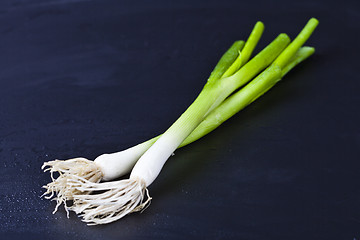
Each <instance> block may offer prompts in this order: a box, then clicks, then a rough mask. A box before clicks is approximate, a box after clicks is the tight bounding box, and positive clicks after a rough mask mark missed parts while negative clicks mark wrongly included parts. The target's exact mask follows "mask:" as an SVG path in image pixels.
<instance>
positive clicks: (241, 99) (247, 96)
mask: <svg viewBox="0 0 360 240" xmlns="http://www.w3.org/2000/svg"><path fill="white" fill-rule="evenodd" d="M313 53H314V48H311V47H302V48H301V49H299V51H298V52H297V53H296V55H295V56H294V58H293V59H292V60H291V61H290V63H289V64H288V65H287V66H286V67H285V68H284V69H283V70H281V69H280V68H279V67H278V66H277V65H271V66H270V67H268V68H267V69H266V70H265V71H263V72H262V73H261V74H260V75H259V76H258V77H256V78H255V79H254V80H252V81H251V82H250V83H249V84H248V85H246V86H245V87H243V88H242V89H240V90H239V91H238V92H236V93H234V94H233V95H231V96H230V97H228V98H227V99H226V100H224V101H223V102H222V103H221V105H220V106H218V107H217V108H216V109H214V110H213V111H212V112H211V113H209V115H207V116H206V118H205V119H204V120H203V121H202V122H201V123H200V124H199V125H198V127H197V128H196V129H195V130H194V131H193V132H192V133H191V134H190V135H189V136H188V137H187V138H186V139H185V140H184V142H182V144H181V145H180V146H179V148H180V147H184V146H186V145H188V144H190V143H192V142H194V141H196V140H198V139H199V138H201V137H203V136H205V135H206V134H208V133H209V132H211V131H213V130H214V129H216V128H217V127H218V126H220V125H221V124H222V123H223V122H225V121H226V120H228V119H229V118H230V117H232V116H233V115H235V114H236V113H237V112H239V111H241V110H242V109H244V108H245V107H246V106H248V105H249V104H250V103H252V102H253V101H255V100H256V99H257V98H259V97H260V96H261V95H263V94H264V93H265V92H267V91H268V90H269V89H270V88H271V87H273V86H274V85H275V84H276V83H277V82H278V81H279V80H280V79H281V78H282V77H284V76H285V75H286V74H287V73H288V72H289V71H290V70H291V69H293V68H294V67H295V66H296V65H298V64H299V63H300V62H302V61H304V60H305V59H307V58H308V57H310V56H311V55H312V54H313Z"/></svg>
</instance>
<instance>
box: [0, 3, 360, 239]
mask: <svg viewBox="0 0 360 240" xmlns="http://www.w3.org/2000/svg"><path fill="white" fill-rule="evenodd" d="M356 2H357V1H353V2H351V1H336V2H335V1H323V2H321V1H311V0H303V1H145V0H141V1H130V0H129V1H115V0H114V1H100V0H99V1H80V0H79V1H70V0H35V1H25V0H13V1H10V0H8V1H5V0H2V1H1V2H0V83H1V85H0V233H1V236H0V238H1V239H41V238H42V239H317V240H320V239H342V240H354V239H360V179H359V166H360V164H359V163H358V162H359V160H360V154H359V149H360V129H359V122H360V114H359V106H360V97H359V92H360V79H359V73H358V71H359V64H358V62H359V57H358V53H359V50H360V48H359V38H358V36H359V30H360V29H359V26H360V24H359V23H360V10H359V4H358V3H356ZM310 17H317V18H318V19H319V20H320V25H319V27H318V29H317V30H316V32H315V33H314V34H313V36H312V37H311V39H310V40H309V41H308V43H307V45H311V46H314V47H315V48H316V53H315V55H313V56H312V57H311V58H310V59H308V60H307V61H306V62H304V63H303V64H301V65H299V66H298V67H297V68H296V69H294V70H293V71H292V72H290V73H289V74H288V75H287V76H286V77H285V79H284V80H283V81H281V82H280V83H279V84H278V85H277V86H275V87H274V88H273V89H272V90H271V91H270V92H269V93H267V94H266V95H264V96H263V97H262V98H260V99H259V100H258V101H256V102H255V103H254V104H252V105H251V106H250V107H248V108H246V109H245V110H244V111H242V112H240V113H239V114H237V115H235V116H234V117H233V118H232V119H230V120H229V121H227V122H226V123H224V124H223V125H222V126H221V127H219V128H218V129H217V130H216V131H215V132H213V133H211V134H209V135H208V136H207V137H206V138H204V139H201V140H200V141H198V142H196V143H194V144H192V145H191V146H189V147H186V148H184V149H181V150H179V151H177V152H176V155H175V156H173V157H171V158H170V160H169V161H168V163H167V164H166V165H165V167H164V169H163V171H162V173H161V174H160V176H159V177H158V179H157V180H156V181H155V182H154V183H153V184H152V185H151V186H150V193H151V195H152V197H153V201H152V204H151V205H150V207H149V208H148V209H146V211H144V212H143V213H141V214H132V215H130V216H127V217H125V218H124V219H122V220H120V221H117V222H115V223H112V224H108V225H104V226H94V227H88V226H86V225H85V224H84V223H83V222H81V219H79V218H78V217H76V215H75V214H74V213H71V215H70V219H67V218H66V213H65V211H64V209H63V208H60V210H59V211H58V212H57V213H56V214H55V215H52V214H51V212H52V210H53V208H54V206H55V204H54V202H50V201H48V200H45V199H43V198H40V195H41V194H42V193H43V189H42V188H41V186H42V185H45V184H46V183H47V182H49V180H50V177H49V174H47V173H42V171H41V170H40V167H41V165H42V163H43V162H44V161H49V160H53V159H55V158H59V159H67V158H71V157H76V156H84V157H87V158H89V159H94V158H95V157H96V156H98V155H100V154H101V153H105V152H114V151H118V150H122V149H125V148H127V147H130V146H132V145H134V144H136V143H139V142H142V141H144V140H147V139H148V138H150V137H153V136H154V135H157V134H159V133H161V132H163V131H164V130H165V129H166V128H167V127H168V126H169V125H170V124H171V123H172V122H173V121H174V120H175V119H176V118H177V117H178V116H179V115H180V114H181V113H182V112H183V111H184V110H185V109H186V107H187V106H188V105H189V104H190V103H191V102H192V100H193V99H194V98H195V97H196V95H197V94H198V93H199V91H200V90H201V88H202V86H203V84H204V82H205V80H206V78H207V76H208V75H209V73H210V71H211V70H212V67H213V66H214V65H215V64H216V62H217V60H218V59H219V58H220V56H221V54H222V53H223V52H224V51H225V50H226V49H227V48H228V47H229V46H230V45H231V44H232V42H233V41H235V40H237V39H246V38H247V36H248V34H249V32H250V31H251V29H252V27H253V25H254V24H255V22H256V21H257V20H261V21H263V22H264V23H265V26H266V29H265V32H264V35H263V38H262V39H261V41H260V43H259V45H258V47H257V49H256V51H259V49H261V48H263V47H264V46H266V45H267V44H268V43H269V42H270V41H271V40H272V39H273V38H275V37H276V35H277V34H279V33H280V32H285V33H288V34H289V36H290V37H292V38H293V37H295V36H296V34H297V33H298V32H299V31H300V30H301V28H302V27H303V26H304V24H305V23H306V22H307V20H308V19H309V18H310Z"/></svg>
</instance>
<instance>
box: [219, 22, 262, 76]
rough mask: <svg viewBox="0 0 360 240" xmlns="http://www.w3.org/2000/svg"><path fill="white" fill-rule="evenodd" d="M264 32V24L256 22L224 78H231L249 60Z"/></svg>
mask: <svg viewBox="0 0 360 240" xmlns="http://www.w3.org/2000/svg"><path fill="white" fill-rule="evenodd" d="M263 31H264V24H263V23H262V22H260V21H259V22H257V23H256V24H255V26H254V28H253V30H252V31H251V33H250V36H249V38H248V40H247V41H246V43H245V46H244V48H243V50H242V51H241V52H240V53H239V56H238V57H237V58H236V60H235V61H234V62H233V64H232V65H231V66H230V67H229V68H228V69H227V70H226V72H225V73H224V75H223V76H222V77H223V78H224V77H229V76H231V75H232V74H233V73H234V72H236V71H237V70H239V69H240V68H241V66H243V65H244V64H245V63H246V62H247V61H248V60H249V58H250V56H251V54H252V52H253V51H254V49H255V47H256V45H257V43H258V42H259V40H260V38H261V35H262V33H263Z"/></svg>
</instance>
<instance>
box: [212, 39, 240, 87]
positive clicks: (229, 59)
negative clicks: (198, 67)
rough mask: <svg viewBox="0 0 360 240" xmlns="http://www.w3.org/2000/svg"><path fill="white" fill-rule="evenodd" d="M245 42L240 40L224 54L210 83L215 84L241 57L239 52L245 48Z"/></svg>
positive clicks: (213, 72)
mask: <svg viewBox="0 0 360 240" xmlns="http://www.w3.org/2000/svg"><path fill="white" fill-rule="evenodd" d="M244 45H245V42H244V41H242V40H238V41H236V42H234V43H233V45H231V47H230V48H229V49H228V50H227V51H226V52H225V53H224V55H223V56H222V57H221V58H220V60H219V62H218V63H217V64H216V66H215V68H214V70H213V71H212V72H211V74H210V77H209V78H208V82H213V81H216V80H218V79H220V78H221V76H222V75H223V74H224V73H225V71H226V70H227V69H228V68H229V67H230V66H231V65H232V64H233V63H234V61H235V60H236V59H237V57H238V56H239V52H240V51H241V50H242V49H243V48H244Z"/></svg>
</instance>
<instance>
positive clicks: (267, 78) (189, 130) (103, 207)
mask: <svg viewBox="0 0 360 240" xmlns="http://www.w3.org/2000/svg"><path fill="white" fill-rule="evenodd" d="M317 24H318V22H317V20H316V19H311V20H310V21H309V22H308V24H307V25H306V26H305V28H304V29H303V30H302V31H301V33H300V34H299V35H298V36H297V38H295V40H294V41H293V42H292V43H291V44H289V42H290V40H289V38H288V37H287V35H286V34H280V35H279V36H278V37H277V38H276V39H275V40H274V41H273V42H272V43H270V44H269V45H268V46H267V47H266V48H265V49H264V50H262V51H261V52H260V53H259V54H257V55H256V56H255V57H254V58H253V59H251V60H250V61H249V62H248V63H246V64H244V62H245V61H247V59H248V58H249V57H250V55H251V52H252V51H253V49H254V46H255V45H256V43H257V41H258V39H259V37H260V36H259V37H257V35H258V34H259V33H260V35H261V33H262V29H263V26H262V24H261V23H258V24H257V25H255V27H254V31H253V32H252V34H251V35H250V37H249V39H248V42H249V41H250V40H251V39H252V40H251V41H252V42H256V43H255V44H254V45H253V46H252V45H251V44H248V42H247V43H246V44H245V46H244V48H243V49H242V52H241V53H240V54H239V55H238V56H237V57H236V58H235V57H234V56H235V54H230V53H231V52H233V50H234V49H236V48H238V49H240V48H241V46H240V45H241V44H240V43H241V42H235V44H234V45H233V46H232V47H231V48H230V49H229V52H228V55H227V54H225V55H224V56H223V58H222V60H220V62H221V64H223V65H218V68H215V70H214V71H213V73H212V74H211V76H210V77H209V80H208V81H207V83H206V84H205V86H204V88H203V90H202V91H201V92H200V94H199V96H198V97H197V98H196V99H195V101H194V103H193V104H192V105H190V107H189V108H188V109H187V110H186V111H185V112H184V113H183V114H182V115H181V116H180V118H179V119H178V120H177V121H175V123H174V124H173V125H172V126H171V127H170V128H169V129H168V130H167V131H166V132H165V133H164V134H163V135H161V136H159V137H157V138H154V139H151V140H149V141H147V142H145V143H142V144H139V145H137V146H135V147H133V148H130V149H127V150H125V151H122V152H119V153H114V154H107V155H101V156H99V157H98V158H97V159H96V160H95V163H96V164H97V165H98V167H99V168H100V170H101V171H100V172H101V173H102V177H103V179H104V180H107V177H109V179H112V177H113V176H112V175H119V172H118V171H119V170H117V169H120V167H119V168H115V167H114V165H112V164H110V163H111V162H114V161H115V160H114V159H119V157H120V156H122V157H125V156H126V155H127V154H128V155H129V154H131V152H134V151H135V150H134V149H137V150H136V151H135V152H138V153H140V152H145V153H144V154H143V155H142V156H141V157H140V156H137V157H135V162H136V160H137V158H138V157H140V159H139V160H138V161H137V162H136V164H135V166H134V168H133V169H132V171H131V174H130V178H129V179H127V180H120V181H113V182H104V183H98V181H99V180H98V179H96V177H94V175H93V171H94V170H91V171H89V172H87V171H86V172H85V174H82V175H81V174H78V175H76V174H75V175H74V176H73V177H72V178H69V179H67V183H66V184H68V186H71V187H73V188H74V189H75V190H76V191H74V192H73V193H72V195H71V196H70V194H69V198H68V199H70V197H72V199H73V205H72V206H71V207H68V208H69V209H70V210H73V211H75V212H76V213H78V214H80V216H82V217H83V221H85V222H87V223H88V224H89V225H92V224H105V223H109V222H112V221H115V220H117V219H120V218H122V217H123V216H125V215H127V214H129V213H131V212H136V211H140V210H142V209H143V208H144V207H145V206H147V205H148V203H149V202H150V200H151V197H150V196H149V193H148V190H147V187H148V186H149V185H150V184H152V182H153V181H154V180H155V179H156V177H157V176H158V174H159V173H160V171H161V169H162V167H163V165H164V164H165V162H166V161H167V159H168V158H169V157H170V156H171V154H172V153H173V151H175V149H177V148H178V147H181V146H185V145H187V144H189V143H191V142H193V141H195V140H197V139H198V138H200V137H201V136H204V135H205V134H207V133H209V132H210V131H212V130H213V129H215V128H216V127H217V126H219V125H220V124H221V123H222V122H224V121H225V120H227V119H228V118H230V117H231V116H233V115H234V114H235V113H237V112H238V111H240V110H241V109H243V108H244V107H246V106H247V105H248V104H250V103H251V102H253V101H254V100H256V99H257V98H258V97H260V96H261V95H262V94H264V93H265V92H266V91H268V90H269V89H270V88H271V87H273V86H274V85H275V84H276V83H277V82H278V81H279V80H280V79H281V78H282V77H283V76H284V75H285V74H286V73H287V72H288V71H290V70H291V69H292V68H294V67H295V66H296V65H297V64H298V63H300V62H301V61H303V60H304V59H306V58H307V57H309V56H310V55H311V54H313V53H314V49H313V48H311V47H302V48H301V46H302V45H303V44H304V42H305V41H306V40H307V39H308V38H309V37H310V35H311V33H312V32H313V31H314V29H315V27H316V26H317ZM288 44H289V45H288ZM287 45H288V46H287ZM239 46H240V47H239ZM286 46H287V47H286ZM284 49H285V50H284ZM247 51H249V52H247ZM220 62H219V63H220ZM224 66H227V67H224ZM238 68H239V70H237V69H238ZM229 69H230V70H229ZM234 69H235V70H234ZM264 69H265V70H264ZM263 70H264V71H263ZM221 72H222V73H221ZM232 73H234V74H232ZM259 73H260V74H259ZM212 76H213V77H212ZM220 76H225V77H222V78H221V79H218V78H219V77H220ZM254 77H255V78H254ZM253 78H254V79H253ZM251 79H253V80H252V81H250V80H251ZM249 81H250V82H249ZM248 82H249V83H248ZM247 83H248V84H247ZM245 84H247V85H246V86H244V85H245ZM242 86H244V87H243V88H241V89H240V90H238V91H237V92H235V93H233V92H234V91H235V90H237V89H238V88H240V87H242ZM232 93H233V94H232ZM231 94H232V95H231ZM230 95H231V96H230ZM150 146H151V147H150ZM146 149H147V150H146ZM119 162H120V161H117V164H119ZM104 163H106V164H104ZM47 166H49V165H47ZM73 167H74V168H75V166H73ZM50 171H51V172H53V169H50ZM67 171H68V172H69V171H71V169H70V170H69V169H68V170H67ZM104 172H105V173H106V174H108V175H106V174H105V173H104ZM84 175H85V176H86V177H84ZM48 186H49V185H48ZM48 191H49V187H48ZM99 191H100V192H99ZM50 192H51V191H50ZM55 192H56V189H55ZM90 193H91V194H90ZM58 197H59V196H58ZM57 207H58V205H57Z"/></svg>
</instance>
